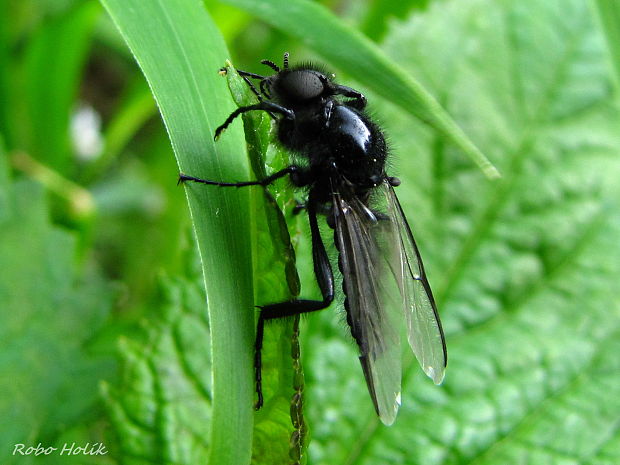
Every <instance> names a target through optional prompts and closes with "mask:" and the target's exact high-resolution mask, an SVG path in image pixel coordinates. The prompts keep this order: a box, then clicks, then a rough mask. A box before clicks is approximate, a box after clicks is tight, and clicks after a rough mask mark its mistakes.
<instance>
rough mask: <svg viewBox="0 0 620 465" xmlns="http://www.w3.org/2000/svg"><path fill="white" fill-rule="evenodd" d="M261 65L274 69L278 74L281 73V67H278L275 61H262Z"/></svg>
mask: <svg viewBox="0 0 620 465" xmlns="http://www.w3.org/2000/svg"><path fill="white" fill-rule="evenodd" d="M260 62H261V64H263V65H267V66H269V67H270V68H271V69H273V70H274V71H275V72H276V73H279V72H280V67H279V66H278V65H276V64H275V63H274V62H273V61H271V60H261V61H260Z"/></svg>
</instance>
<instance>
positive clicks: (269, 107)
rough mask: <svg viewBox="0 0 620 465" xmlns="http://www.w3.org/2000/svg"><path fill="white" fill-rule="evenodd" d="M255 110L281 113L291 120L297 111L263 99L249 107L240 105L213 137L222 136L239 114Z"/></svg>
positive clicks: (215, 138)
mask: <svg viewBox="0 0 620 465" xmlns="http://www.w3.org/2000/svg"><path fill="white" fill-rule="evenodd" d="M261 82H262V81H261ZM253 110H263V111H266V112H268V113H280V114H281V115H282V116H283V117H284V118H286V119H289V120H294V119H295V113H294V112H293V110H289V109H288V108H285V107H283V106H282V105H278V104H277V103H273V102H269V101H267V100H263V101H261V102H259V103H257V104H255V105H248V106H247V107H239V108H237V109H236V110H235V111H233V112H232V113H231V114H230V115H229V116H228V118H226V121H224V124H222V125H221V126H220V127H218V128H217V129H216V130H215V135H214V136H213V139H214V140H217V139H218V138H219V137H220V134H221V133H222V131H224V129H226V128H227V127H228V126H229V125H230V123H232V122H233V120H234V119H235V118H236V117H237V116H239V115H240V114H242V113H246V112H248V111H253Z"/></svg>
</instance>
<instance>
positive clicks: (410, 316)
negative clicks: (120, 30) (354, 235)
mask: <svg viewBox="0 0 620 465" xmlns="http://www.w3.org/2000/svg"><path fill="white" fill-rule="evenodd" d="M376 191H378V192H381V193H382V198H381V199H380V200H381V201H382V203H384V208H385V209H386V212H387V215H388V217H389V221H388V222H387V223H388V224H389V227H391V228H392V229H393V232H392V234H391V236H392V237H393V238H394V242H393V243H391V244H387V245H388V247H389V249H390V250H389V251H384V252H385V253H384V255H385V256H389V255H391V256H392V257H391V259H390V268H391V270H392V272H393V273H394V275H395V277H396V279H397V281H399V287H400V289H401V295H402V309H403V310H404V313H405V321H406V322H407V338H408V340H409V345H410V346H411V349H412V350H413V353H414V354H415V356H416V358H417V359H418V362H419V363H420V366H421V367H422V369H423V370H424V373H426V375H427V376H429V377H430V378H431V379H432V380H433V381H434V382H435V384H440V383H441V382H442V381H443V377H444V373H445V368H446V364H447V360H448V358H447V351H446V342H445V339H444V334H443V329H442V328H441V321H440V320H439V314H438V313H437V307H436V306H435V299H434V298H433V294H432V292H431V288H430V285H429V284H428V280H427V279H426V273H425V272H424V265H423V264H422V259H421V257H420V252H419V251H418V247H417V246H416V243H415V240H414V239H413V235H412V234H411V228H410V227H409V224H408V223H407V219H406V218H405V215H404V213H403V209H402V207H401V206H400V202H399V201H398V198H397V197H396V193H395V192H394V188H393V187H392V186H391V185H390V184H389V182H388V181H387V180H386V181H384V182H383V184H382V185H381V186H379V187H377V189H376Z"/></svg>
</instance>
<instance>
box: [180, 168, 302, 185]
mask: <svg viewBox="0 0 620 465" xmlns="http://www.w3.org/2000/svg"><path fill="white" fill-rule="evenodd" d="M304 174H305V173H304V170H303V169H302V168H300V167H299V166H297V165H291V166H287V167H286V168H284V169H282V170H280V171H276V172H275V173H273V174H272V175H269V176H267V177H266V178H265V179H261V180H260V181H242V182H220V181H209V180H208V179H201V178H196V177H194V176H190V175H188V174H183V173H180V174H179V182H178V184H181V183H184V182H186V181H192V182H198V183H201V184H208V185H210V186H220V187H245V186H268V185H269V184H271V183H272V182H274V181H275V180H276V179H280V178H282V177H284V176H286V175H290V176H291V181H292V182H293V184H295V185H304V184H303V183H304V182H305V180H304V178H305V176H304ZM300 183H301V184H300Z"/></svg>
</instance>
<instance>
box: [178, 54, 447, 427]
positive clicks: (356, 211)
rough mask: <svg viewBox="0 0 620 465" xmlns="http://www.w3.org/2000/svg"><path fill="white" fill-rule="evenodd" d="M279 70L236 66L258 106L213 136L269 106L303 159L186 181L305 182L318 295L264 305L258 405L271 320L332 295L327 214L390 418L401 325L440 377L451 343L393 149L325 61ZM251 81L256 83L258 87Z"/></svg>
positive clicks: (349, 302)
mask: <svg viewBox="0 0 620 465" xmlns="http://www.w3.org/2000/svg"><path fill="white" fill-rule="evenodd" d="M262 63H263V64H265V65H267V66H269V67H271V68H272V69H273V70H274V71H275V74H273V75H271V76H262V75H258V74H254V73H250V72H247V71H240V70H237V72H238V73H239V74H240V75H241V76H242V77H243V78H244V79H245V81H246V83H247V84H248V85H249V86H250V88H251V89H252V91H253V92H254V93H255V95H256V96H257V98H258V100H259V103H257V104H255V105H250V106H246V107H240V108H238V109H237V110H235V111H234V112H233V113H232V114H231V115H230V116H229V117H228V118H227V119H226V121H225V122H224V124H222V125H221V126H220V127H219V128H218V129H217V130H216V132H215V138H216V139H217V138H218V137H219V136H220V134H221V133H222V131H224V130H225V129H226V128H227V127H228V125H230V124H231V123H232V121H233V120H234V119H235V118H236V117H237V116H239V115H240V114H242V113H244V112H247V111H254V110H262V111H266V112H268V113H269V114H270V115H271V116H272V117H273V118H274V119H275V120H276V124H277V136H278V139H279V141H280V143H281V144H282V145H283V146H284V147H285V148H287V149H289V150H290V151H292V152H293V153H294V154H295V155H296V156H297V157H300V158H301V159H303V160H304V163H303V164H299V165H291V166H288V167H286V168H284V169H283V170H281V171H278V172H276V173H274V174H272V175H270V176H268V177H267V178H265V179H263V180H259V181H246V182H237V183H229V182H218V181H210V180H204V179H199V178H195V177H193V176H188V175H185V174H181V176H180V181H193V182H199V183H203V184H210V185H219V186H234V187H243V186H251V185H262V186H267V185H269V184H270V183H272V182H273V181H275V180H276V179H279V178H281V177H284V176H288V177H289V179H290V180H291V182H292V183H293V185H294V186H296V187H299V188H305V189H306V190H307V193H308V198H307V201H306V203H305V208H306V210H307V213H308V221H309V225H310V231H311V236H312V258H313V264H314V274H315V276H316V280H317V283H318V285H319V288H320V290H321V295H322V300H308V299H295V300H291V301H288V302H278V303H271V304H268V305H262V306H260V314H259V318H258V323H257V331H256V346H255V374H256V391H257V394H258V401H257V404H256V407H257V408H260V407H261V406H262V404H263V395H262V381H261V349H262V342H263V329H264V324H265V321H269V320H274V319H279V318H284V317H288V316H293V315H298V314H302V313H309V312H314V311H317V310H322V309H324V308H327V307H328V306H329V305H330V304H331V303H332V301H333V300H334V295H335V286H334V276H333V272H332V264H331V263H330V260H329V258H328V255H327V253H326V250H325V245H324V243H323V238H322V237H321V233H320V230H319V223H318V216H319V215H322V214H325V215H326V217H327V218H326V220H327V224H328V225H329V226H330V227H331V228H332V229H333V230H334V243H335V246H336V248H337V250H338V253H339V257H338V266H339V269H340V271H341V272H342V276H343V292H344V294H345V301H344V307H345V310H346V313H347V323H348V325H349V327H350V329H351V334H352V336H353V338H354V339H355V341H356V343H357V345H358V347H359V350H360V362H361V364H362V369H363V372H364V376H365V379H366V383H367V385H368V389H369V392H370V396H371V398H372V400H373V404H374V406H375V410H376V411H377V414H378V415H379V417H380V418H381V420H382V421H383V422H384V423H386V424H391V423H392V422H393V421H394V418H395V416H396V412H397V410H398V406H399V404H400V382H401V365H400V364H401V361H400V334H399V332H400V330H399V328H400V327H401V326H404V325H406V328H407V335H408V340H409V344H410V346H411V348H412V350H413V352H414V353H415V355H416V357H417V358H418V360H419V362H420V364H421V365H422V368H423V369H424V371H425V372H426V374H427V375H428V376H430V377H431V378H433V380H434V381H435V382H436V383H439V382H441V380H442V379H443V372H444V368H445V366H446V348H445V341H444V337H443V331H442V329H441V323H440V321H439V316H438V314H437V310H436V308H435V302H434V299H433V296H432V292H431V289H430V285H429V284H428V280H427V278H426V273H425V271H424V267H423V265H422V261H421V258H420V254H419V252H418V249H417V246H416V244H415V241H414V239H413V236H412V234H411V230H410V228H409V225H408V224H407V221H406V219H405V217H404V214H403V211H402V208H401V206H400V204H399V202H398V199H397V198H396V195H395V193H394V189H393V188H394V187H395V186H398V185H399V184H400V181H399V180H398V179H396V178H393V177H389V176H388V175H387V174H386V172H385V165H386V159H387V157H388V147H387V144H386V141H385V136H384V134H383V131H382V130H381V128H380V127H379V126H378V125H377V124H376V123H375V122H374V121H373V119H372V118H371V117H370V116H369V115H368V114H367V112H366V110H365V107H366V98H365V97H364V95H363V94H361V93H360V92H358V91H356V90H354V89H352V88H350V87H346V86H342V85H339V84H337V83H335V82H334V81H333V78H332V77H331V76H330V75H329V74H328V73H327V72H325V71H324V70H322V69H321V68H320V67H318V66H315V65H312V64H301V65H298V66H296V67H291V68H289V66H288V54H285V56H284V67H283V68H282V69H280V68H279V67H278V66H277V65H275V64H274V63H273V62H271V61H268V60H263V62H262ZM250 79H256V80H259V83H260V86H259V89H260V90H259V89H257V88H256V87H255V86H254V85H253V83H252V82H251V81H250Z"/></svg>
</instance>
